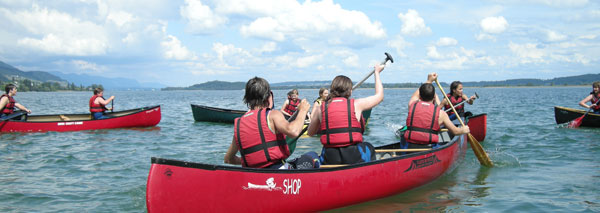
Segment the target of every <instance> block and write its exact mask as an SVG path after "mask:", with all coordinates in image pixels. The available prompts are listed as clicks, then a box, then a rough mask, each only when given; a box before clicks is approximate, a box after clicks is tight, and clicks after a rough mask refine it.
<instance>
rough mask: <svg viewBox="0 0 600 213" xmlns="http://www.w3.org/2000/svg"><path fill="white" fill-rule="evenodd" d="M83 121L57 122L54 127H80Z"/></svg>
mask: <svg viewBox="0 0 600 213" xmlns="http://www.w3.org/2000/svg"><path fill="white" fill-rule="evenodd" d="M82 124H83V121H77V122H58V123H56V125H59V126H71V125H82Z"/></svg>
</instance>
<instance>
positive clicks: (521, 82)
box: [463, 74, 600, 87]
mask: <svg viewBox="0 0 600 213" xmlns="http://www.w3.org/2000/svg"><path fill="white" fill-rule="evenodd" d="M594 81H600V74H585V75H577V76H568V77H559V78H553V79H548V80H542V79H533V78H530V79H527V78H526V79H509V80H504V81H470V82H463V85H464V86H465V87H494V86H567V85H591V84H592V83H593V82H594Z"/></svg>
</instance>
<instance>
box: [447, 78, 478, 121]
mask: <svg viewBox="0 0 600 213" xmlns="http://www.w3.org/2000/svg"><path fill="white" fill-rule="evenodd" d="M446 96H448V99H450V102H452V105H453V106H454V109H455V110H456V112H458V114H459V115H460V116H461V117H464V116H465V104H462V105H460V106H457V105H458V104H459V103H461V102H463V101H466V102H465V103H468V104H469V105H473V102H474V101H475V98H477V97H476V96H475V95H472V96H471V97H467V95H465V94H464V93H463V84H462V83H461V82H460V81H453V82H452V83H451V84H450V93H448V94H446ZM448 99H445V98H444V99H443V100H442V103H441V104H440V105H442V106H444V110H447V109H450V104H448ZM448 116H449V117H450V120H455V119H456V114H454V111H452V110H450V111H448Z"/></svg>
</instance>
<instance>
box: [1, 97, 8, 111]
mask: <svg viewBox="0 0 600 213" xmlns="http://www.w3.org/2000/svg"><path fill="white" fill-rule="evenodd" d="M6 104H8V98H7V97H2V99H0V110H1V109H4V107H5V106H6Z"/></svg>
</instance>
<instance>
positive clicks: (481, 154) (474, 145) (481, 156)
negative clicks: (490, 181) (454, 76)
mask: <svg viewBox="0 0 600 213" xmlns="http://www.w3.org/2000/svg"><path fill="white" fill-rule="evenodd" d="M435 83H436V84H437V85H438V87H439V88H440V90H441V92H442V94H446V92H444V88H443V87H442V85H441V84H440V82H439V81H438V80H435ZM444 98H446V100H447V101H448V105H450V107H451V108H452V111H454V114H456V115H458V113H457V112H456V109H454V106H453V105H452V102H450V99H448V96H445V95H444ZM456 118H457V119H458V121H459V122H460V124H461V125H462V126H465V123H464V122H463V121H462V119H461V118H460V116H456ZM467 136H468V138H469V140H468V141H469V144H470V145H471V149H473V152H474V153H475V156H477V160H479V163H480V164H481V165H484V166H487V167H493V166H494V163H492V160H490V157H489V156H488V154H487V153H485V150H483V147H481V144H479V141H477V139H475V138H474V137H473V135H471V133H469V134H468V135H467Z"/></svg>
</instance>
